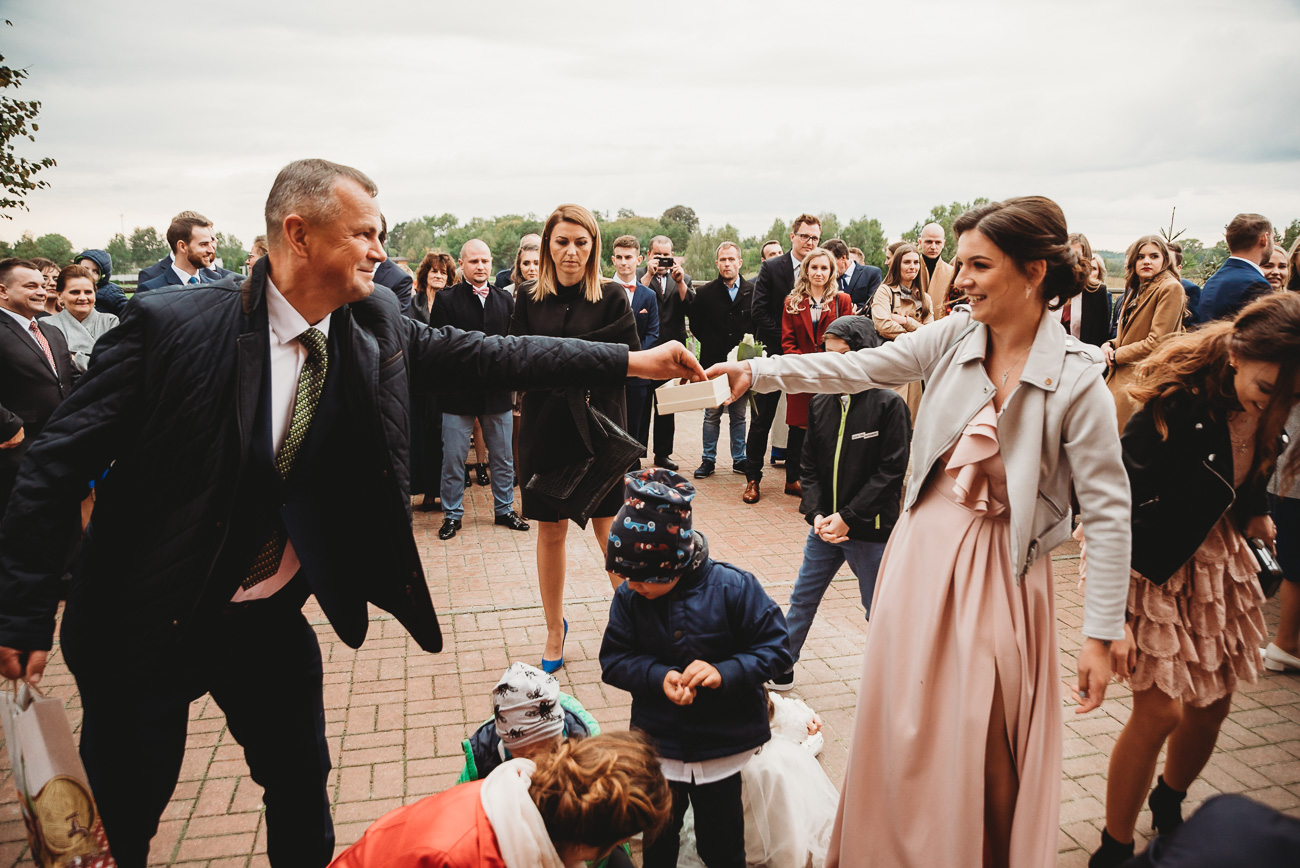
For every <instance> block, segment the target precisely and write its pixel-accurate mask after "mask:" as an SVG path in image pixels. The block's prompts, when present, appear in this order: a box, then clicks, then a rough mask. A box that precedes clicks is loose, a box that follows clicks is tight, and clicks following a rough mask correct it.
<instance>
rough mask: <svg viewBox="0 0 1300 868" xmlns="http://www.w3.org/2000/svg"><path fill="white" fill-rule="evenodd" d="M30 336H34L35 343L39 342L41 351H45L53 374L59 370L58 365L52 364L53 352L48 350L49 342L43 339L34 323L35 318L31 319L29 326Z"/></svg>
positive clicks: (43, 336)
mask: <svg viewBox="0 0 1300 868" xmlns="http://www.w3.org/2000/svg"><path fill="white" fill-rule="evenodd" d="M30 328H31V330H32V337H34V338H36V343H38V344H40V347H41V350H42V352H44V353H45V360H46V361H47V362H49V363H50V367H51V368H52V369H53V370H54V373H55V374H58V372H59V366H58V365H56V364H54V353H52V352H50V342H49V341H47V340H45V335H43V334H41V330H40V328H38V327H37V325H36V320H32V322H31V326H30Z"/></svg>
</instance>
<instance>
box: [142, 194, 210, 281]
mask: <svg viewBox="0 0 1300 868" xmlns="http://www.w3.org/2000/svg"><path fill="white" fill-rule="evenodd" d="M186 217H198V218H199V219H203V215H202V214H200V213H199V212H198V211H182V212H181V213H179V214H177V215H176V216H175V217H173V218H172V222H173V223H175V222H176V221H177V220H182V219H184V218H186ZM172 261H173V260H172V255H171V253H170V252H168V254H167V255H166V256H164V257H163V258H162V259H159V260H158V261H157V262H155V263H154V264H153V265H146V266H145V267H144V268H142V269H140V273H139V274H138V275H137V276H136V279H135V285H136V286H139V285H141V284H142V283H146V282H147V281H150V280H153V279H154V278H155V277H157V276H158V275H160V274H162V273H163V272H164V271H166V270H167V269H168V268H170V267H171V264H172Z"/></svg>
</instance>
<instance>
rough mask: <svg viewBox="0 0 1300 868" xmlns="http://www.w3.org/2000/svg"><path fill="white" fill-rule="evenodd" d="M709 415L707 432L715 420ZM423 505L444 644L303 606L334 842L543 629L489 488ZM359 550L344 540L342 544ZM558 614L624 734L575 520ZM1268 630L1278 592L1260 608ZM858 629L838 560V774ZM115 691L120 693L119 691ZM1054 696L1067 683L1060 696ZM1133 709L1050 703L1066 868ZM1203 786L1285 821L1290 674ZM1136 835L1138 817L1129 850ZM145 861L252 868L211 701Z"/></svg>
mask: <svg viewBox="0 0 1300 868" xmlns="http://www.w3.org/2000/svg"><path fill="white" fill-rule="evenodd" d="M725 424H726V423H725V422H724V427H725ZM699 432H700V414H698V413H692V414H683V415H682V416H680V417H679V418H678V442H677V449H678V451H677V453H676V457H677V460H678V461H679V462H680V463H681V464H682V470H683V472H685V473H687V474H689V473H690V471H691V470H692V469H694V467H695V466H696V465H697V464H698V461H699V454H700V434H699ZM725 444H726V438H725V431H724V436H723V451H724V455H723V456H722V460H721V461H720V462H719V465H718V466H719V468H720V472H719V473H718V474H717V475H716V476H714V477H713V478H711V479H708V480H705V481H703V482H702V483H700V484H699V489H700V495H699V496H698V498H697V499H696V501H695V503H696V515H695V526H696V527H697V528H698V529H699V530H701V531H703V532H704V533H705V534H707V535H708V537H709V540H710V545H711V548H712V552H713V555H714V556H715V557H717V558H719V559H722V560H726V561H730V562H732V563H735V564H738V565H741V566H743V567H745V568H747V569H749V570H751V571H752V572H754V573H755V574H756V575H757V576H758V577H759V578H760V579H761V580H762V582H763V584H764V585H765V586H766V587H767V589H768V591H769V592H770V593H771V594H772V596H773V597H774V598H775V599H776V600H777V601H778V602H780V603H781V604H782V605H784V604H785V603H786V602H787V601H788V598H789V594H790V589H791V587H792V586H793V583H794V577H795V575H796V573H797V571H798V567H799V562H800V556H801V552H802V547H803V539H804V537H805V535H806V533H807V526H806V525H805V524H804V523H803V521H802V518H801V517H800V516H799V515H798V512H797V510H796V501H795V499H794V498H792V497H787V496H786V495H784V494H783V493H782V492H781V488H782V482H783V479H782V473H783V471H781V470H780V469H776V470H775V471H774V472H773V471H769V473H768V476H767V478H766V482H765V486H764V497H763V500H762V501H761V502H760V503H759V504H757V505H755V506H746V505H744V504H742V503H741V502H740V492H741V490H742V488H743V487H744V481H743V478H742V477H740V476H735V475H732V474H731V472H730V470H729V468H730V461H729V460H728V458H729V456H727V455H725V450H726V445H725ZM440 522H441V515H440V514H438V513H416V518H415V535H416V540H417V542H418V544H419V548H420V553H421V556H422V558H423V559H424V564H425V569H426V572H427V574H428V581H429V587H430V590H431V592H432V595H433V601H434V604H435V606H436V607H437V609H438V612H439V613H440V615H441V619H442V627H443V632H444V635H445V638H446V647H445V650H444V651H443V652H442V653H441V654H432V655H431V654H425V653H424V652H422V651H420V649H419V648H418V647H416V645H415V643H414V642H413V641H412V640H411V639H409V638H408V637H407V635H406V633H405V631H404V630H403V629H402V627H401V625H400V624H398V623H397V621H395V620H393V619H392V618H391V617H389V616H388V615H387V614H385V613H383V612H379V611H377V610H376V611H374V612H373V613H372V618H371V624H370V635H369V638H368V639H367V641H366V643H365V645H364V646H363V647H362V648H361V649H360V650H357V651H354V650H352V649H351V648H348V647H347V646H346V645H344V644H343V643H342V642H341V641H339V640H338V639H337V637H335V635H334V633H333V632H332V631H331V630H330V628H329V625H328V623H327V622H326V621H325V619H324V617H323V616H322V615H321V613H320V610H319V608H317V607H316V606H315V604H314V601H313V602H309V603H308V606H307V610H306V611H307V615H308V617H309V619H310V620H311V622H312V623H313V624H314V625H315V627H316V630H317V633H318V635H319V636H320V641H321V649H322V653H323V656H324V661H325V709H326V721H327V723H326V727H327V733H328V735H329V738H330V742H331V756H332V757H333V758H334V763H335V769H334V771H333V773H332V774H331V777H330V787H331V796H332V798H333V802H334V820H335V825H336V829H337V834H338V844H339V849H340V850H341V849H342V848H343V847H345V846H347V845H348V844H350V843H352V842H353V841H355V840H356V839H357V838H358V837H359V836H360V835H361V833H362V832H363V831H364V830H365V829H366V827H367V826H369V825H370V823H372V822H373V821H374V820H375V819H377V818H378V817H379V816H381V815H382V814H384V813H385V812H387V811H389V810H391V809H393V808H396V807H397V806H399V805H402V804H405V803H408V802H411V801H414V800H416V799H419V798H421V797H423V796H427V795H430V794H432V793H436V792H439V791H441V790H444V789H446V788H447V787H449V786H451V785H452V783H453V782H454V781H455V780H456V777H457V776H458V774H459V772H460V769H461V765H462V762H463V755H462V753H461V739H462V738H464V737H465V735H466V734H467V733H468V732H469V731H470V730H472V729H473V728H474V727H476V726H478V724H480V723H481V722H482V721H483V720H485V719H486V718H487V716H488V714H489V712H490V703H489V699H488V695H489V693H490V691H491V688H492V686H493V685H494V684H495V682H496V680H497V679H498V678H499V677H500V674H501V672H502V670H504V669H505V668H506V666H507V665H508V664H509V663H510V662H511V661H512V660H524V661H527V662H532V663H534V664H536V661H537V660H538V658H540V656H541V649H542V643H543V641H544V639H545V628H544V625H543V620H542V612H541V608H540V605H539V604H538V602H537V600H538V598H537V589H536V579H535V570H534V541H535V534H533V533H529V534H522V533H517V532H513V531H510V530H507V529H506V528H502V527H495V526H493V524H492V501H491V495H490V492H489V489H487V488H482V487H475V488H474V489H473V490H472V492H470V493H469V494H468V496H467V497H466V501H465V529H464V530H463V531H462V532H461V533H460V534H458V535H457V536H456V538H455V539H453V540H451V541H449V542H446V543H444V542H441V541H440V540H439V539H438V537H437V529H438V525H439V524H440ZM359 544H362V541H359ZM568 554H569V581H568V587H567V594H568V599H567V602H566V610H565V614H566V615H567V617H568V619H569V624H570V632H569V639H568V646H567V648H566V651H565V660H566V665H565V667H564V669H563V670H561V673H560V680H561V684H562V689H564V690H566V691H567V692H569V693H572V694H574V695H575V696H577V697H578V699H579V700H581V701H582V703H583V704H584V705H585V706H586V707H587V708H588V709H589V710H590V711H591V712H592V713H593V714H594V715H595V717H596V719H597V720H599V721H600V723H601V725H602V726H604V727H605V728H607V729H617V728H622V727H626V726H627V722H628V715H629V704H630V703H629V698H628V695H627V694H625V693H623V692H622V691H619V690H615V689H614V688H611V687H608V686H606V685H604V684H602V683H601V681H600V667H599V664H598V662H597V653H598V651H599V647H600V637H601V632H602V630H603V629H604V626H605V621H606V617H607V614H608V608H609V598H610V588H609V582H608V580H607V579H606V577H605V574H604V572H603V557H602V556H601V554H600V551H599V549H598V548H597V545H596V542H595V539H594V537H593V535H592V534H591V532H590V531H586V532H579V531H578V529H577V528H576V527H574V528H572V529H571V532H570V534H569V539H568ZM1077 566H1078V561H1077V554H1076V552H1075V551H1074V550H1073V549H1072V548H1071V547H1063V548H1062V549H1059V550H1058V551H1057V552H1056V553H1055V571H1056V577H1057V618H1058V621H1059V628H1060V639H1061V648H1062V650H1063V654H1062V659H1061V666H1062V668H1061V676H1062V678H1063V679H1069V678H1071V677H1072V675H1073V667H1074V655H1075V652H1076V651H1077V650H1078V647H1079V632H1078V631H1079V627H1080V624H1081V622H1082V603H1083V598H1082V594H1081V593H1080V592H1079V591H1078V590H1077ZM1266 615H1267V618H1268V623H1269V628H1270V630H1271V629H1272V628H1273V627H1275V626H1276V623H1277V604H1276V602H1271V603H1270V604H1269V606H1268V608H1267V609H1266ZM865 629H866V625H865V622H864V620H863V617H862V607H861V605H860V604H859V602H858V600H857V583H856V580H855V579H853V577H852V575H851V574H850V573H848V571H847V568H846V569H845V570H844V571H842V573H841V575H840V576H839V577H838V578H837V579H836V581H835V582H833V583H832V585H831V587H830V589H829V590H828V592H827V594H826V598H825V600H824V602H823V604H822V607H821V611H820V612H819V614H818V617H817V621H816V623H815V624H814V626H813V628H812V632H811V633H810V635H809V638H808V643H807V645H806V646H805V648H804V657H803V659H802V660H801V661H800V663H799V666H798V668H797V670H796V676H797V686H796V690H795V695H797V696H799V697H801V698H803V699H804V700H806V701H807V702H808V703H809V704H810V705H812V707H813V708H815V709H816V710H817V711H818V712H819V713H820V714H821V716H822V718H823V720H824V721H825V734H826V748H825V750H824V752H823V754H822V763H823V765H824V766H825V768H826V771H827V773H828V774H829V775H830V777H831V779H832V780H833V781H835V782H836V783H837V784H838V783H839V781H840V780H841V778H842V776H843V773H844V765H845V760H846V757H847V753H848V745H849V740H850V738H851V735H852V724H853V709H854V706H855V704H856V691H857V680H858V673H859V669H860V666H861V655H862V648H863V639H864V635H865ZM42 686H43V687H44V688H46V690H47V692H49V693H51V694H52V695H55V696H60V697H65V698H66V699H67V702H68V710H69V715H70V717H71V719H72V721H73V725H74V727H75V726H77V724H78V723H79V720H80V705H79V702H78V698H77V695H76V689H75V686H74V684H73V681H72V678H71V676H70V675H69V674H68V672H67V669H66V667H65V666H64V665H63V661H62V659H61V657H60V655H59V653H58V649H57V647H56V649H55V653H54V655H53V658H52V663H51V666H50V668H49V670H48V674H47V676H46V678H45V680H44V682H43V684H42ZM123 687H124V689H129V685H127V684H124V685H123ZM1067 696H1068V693H1067ZM1131 707H1132V703H1131V699H1130V696H1129V693H1128V691H1127V690H1126V689H1124V688H1122V687H1116V686H1112V688H1111V690H1110V691H1109V692H1108V695H1107V699H1106V703H1105V704H1104V705H1103V707H1102V708H1101V709H1099V710H1097V711H1095V712H1092V713H1091V714H1088V715H1083V716H1075V715H1074V713H1073V710H1072V709H1071V708H1070V707H1069V705H1068V702H1067V707H1066V708H1065V709H1064V713H1063V719H1064V723H1063V726H1064V727H1065V740H1064V749H1065V761H1064V774H1063V776H1062V780H1061V793H1062V804H1061V826H1060V861H1059V864H1060V865H1061V866H1063V868H1064V866H1071V868H1073V866H1082V865H1085V864H1086V862H1087V854H1088V852H1089V850H1090V849H1091V848H1092V847H1093V846H1095V844H1096V842H1097V841H1098V840H1099V834H1100V829H1101V825H1102V818H1103V811H1104V802H1105V775H1106V764H1107V758H1108V755H1109V752H1110V749H1111V746H1112V745H1113V744H1114V742H1115V738H1116V736H1117V735H1118V733H1119V731H1120V729H1121V727H1122V726H1123V723H1124V721H1125V720H1126V719H1127V717H1128V714H1129V711H1130V709H1131ZM2 769H3V775H4V777H3V782H2V783H0V866H8V865H17V864H30V857H29V856H28V853H27V850H28V848H27V843H26V838H25V832H24V828H23V823H22V820H21V818H20V816H19V813H18V806H17V802H16V796H15V793H14V788H13V783H12V780H11V777H10V775H9V765H8V754H7V753H5V754H4V756H3V767H2ZM1219 792H1240V793H1246V794H1248V795H1250V796H1251V797H1252V798H1255V799H1258V800H1260V801H1262V802H1265V803H1267V804H1270V805H1273V806H1274V807H1276V808H1279V809H1281V810H1284V811H1287V812H1288V813H1290V814H1292V815H1295V816H1300V676H1295V675H1279V674H1273V673H1267V674H1265V673H1263V671H1262V670H1261V677H1260V679H1259V681H1258V683H1257V684H1254V685H1246V686H1245V687H1244V688H1243V689H1242V690H1241V692H1240V693H1239V694H1238V695H1237V697H1236V699H1235V701H1234V704H1233V711H1232V714H1231V716H1230V717H1229V719H1228V720H1227V722H1226V723H1225V724H1224V727H1223V734H1222V736H1221V737H1220V740H1219V748H1218V750H1217V751H1216V753H1215V755H1214V757H1213V759H1212V760H1211V761H1210V764H1209V766H1208V768H1207V769H1206V770H1205V773H1204V775H1203V776H1202V777H1201V779H1200V780H1198V781H1197V782H1196V784H1195V785H1194V786H1193V787H1192V790H1191V793H1190V795H1189V807H1194V806H1195V804H1197V803H1199V802H1200V801H1202V800H1204V799H1205V798H1207V797H1208V796H1211V795H1213V794H1214V793H1219ZM1149 828H1150V821H1149V817H1148V816H1147V815H1146V813H1145V812H1144V814H1143V817H1142V818H1141V820H1140V822H1139V842H1141V840H1142V838H1141V836H1142V835H1143V834H1144V833H1145V832H1146V830H1148V829H1149ZM151 861H152V863H153V864H158V865H164V864H175V865H185V866H194V868H197V866H210V868H227V866H231V868H234V866H263V865H267V864H268V862H267V859H266V825H265V822H264V819H263V814H262V811H261V793H260V788H259V787H257V786H256V785H255V784H254V783H253V782H252V781H251V780H250V779H249V777H248V770H247V766H246V765H245V764H244V760H243V754H242V751H241V749H240V748H239V746H238V745H237V744H236V743H235V741H234V739H233V738H232V737H231V735H230V732H229V730H227V729H226V726H225V719H224V717H223V716H222V713H221V710H220V709H219V708H217V706H216V703H214V702H213V701H212V700H211V699H210V698H204V699H200V700H198V701H196V702H195V703H194V704H193V706H192V707H191V709H190V726H189V740H188V745H187V751H186V756H185V762H184V765H183V767H182V769H181V775H180V782H179V784H178V785H177V788H176V793H175V796H174V798H173V799H172V802H171V804H170V805H169V806H168V808H167V812H166V814H165V815H164V817H163V820H162V824H161V826H160V828H159V831H158V835H157V837H156V838H155V839H154V842H153V850H152V858H151Z"/></svg>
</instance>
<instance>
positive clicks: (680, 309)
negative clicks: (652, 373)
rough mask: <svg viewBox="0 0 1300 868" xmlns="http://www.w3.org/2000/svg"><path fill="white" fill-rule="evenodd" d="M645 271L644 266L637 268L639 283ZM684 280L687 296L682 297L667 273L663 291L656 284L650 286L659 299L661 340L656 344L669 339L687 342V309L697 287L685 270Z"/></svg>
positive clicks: (683, 273) (663, 342) (657, 344)
mask: <svg viewBox="0 0 1300 868" xmlns="http://www.w3.org/2000/svg"><path fill="white" fill-rule="evenodd" d="M645 271H646V270H645V269H644V268H638V269H637V270H636V281H637V283H641V278H642V277H644V276H645ZM682 282H683V283H685V284H686V298H682V297H681V295H680V294H679V293H678V292H677V284H676V282H674V281H673V279H672V278H671V277H669V276H668V275H666V274H665V275H664V278H663V285H664V286H663V291H662V292H660V291H658V290H656V289H655V288H654V286H651V287H650V291H651V292H653V293H654V294H655V295H656V296H657V297H658V299H659V340H658V342H657V343H656V344H655V346H659V344H666V343H668V342H669V341H681V342H682V343H686V309H687V308H688V307H690V304H691V299H693V298H694V297H695V287H694V286H693V285H692V281H691V276H690V275H689V274H687V273H686V272H684V271H683V272H682ZM641 285H642V286H644V285H645V284H641Z"/></svg>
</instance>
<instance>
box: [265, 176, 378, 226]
mask: <svg viewBox="0 0 1300 868" xmlns="http://www.w3.org/2000/svg"><path fill="white" fill-rule="evenodd" d="M340 178H347V179H348V180H350V181H355V182H356V183H358V184H360V185H361V187H362V189H364V190H365V191H366V192H367V193H369V194H370V195H371V197H372V198H373V197H375V196H377V195H379V187H377V186H376V185H375V182H374V181H372V180H370V178H368V177H367V176H366V174H365V173H364V172H362V171H360V170H359V169H354V168H352V167H351V166H343V165H340V164H338V163H331V162H330V161H329V160H314V159H313V160H294V161H293V162H292V163H290V164H289V165H287V166H285V167H284V168H283V169H281V170H280V174H278V175H276V176H275V183H274V184H272V185H271V192H270V193H269V194H268V195H267V197H266V237H267V240H268V241H269V242H270V243H272V244H274V243H276V242H277V241H279V240H281V236H282V235H283V233H284V221H285V218H286V217H288V216H289V215H290V214H297V215H298V216H299V217H302V218H303V219H304V220H310V221H311V222H313V223H328V222H329V221H331V220H334V219H335V218H337V217H338V216H339V212H340V210H341V206H340V204H339V200H338V197H337V196H336V195H334V184H335V182H336V181H338V180H339V179H340Z"/></svg>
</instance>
